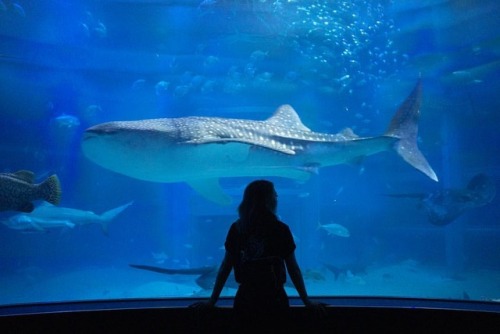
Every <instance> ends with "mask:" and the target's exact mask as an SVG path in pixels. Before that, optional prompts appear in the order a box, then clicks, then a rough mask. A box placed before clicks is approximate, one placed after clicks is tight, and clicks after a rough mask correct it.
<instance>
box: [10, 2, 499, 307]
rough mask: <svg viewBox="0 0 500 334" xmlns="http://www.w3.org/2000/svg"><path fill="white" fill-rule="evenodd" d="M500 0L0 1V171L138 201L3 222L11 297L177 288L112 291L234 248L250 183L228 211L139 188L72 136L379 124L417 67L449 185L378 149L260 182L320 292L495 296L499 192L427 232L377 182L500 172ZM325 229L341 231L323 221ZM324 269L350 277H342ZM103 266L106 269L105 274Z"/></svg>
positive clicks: (104, 200)
mask: <svg viewBox="0 0 500 334" xmlns="http://www.w3.org/2000/svg"><path fill="white" fill-rule="evenodd" d="M402 3H404V4H402ZM411 3H413V4H411ZM499 7H500V5H499V4H498V3H497V1H493V0H491V1H482V2H480V3H477V4H476V3H475V2H470V1H460V0H456V1H443V0H429V1H414V2H409V1H404V2H402V1H382V0H380V1H326V0H325V1H319V0H318V1H309V0H307V1H272V0H205V1H201V0H185V1H181V0H178V1H174V0H172V1H167V0H165V1H153V0H151V1H133V0H130V1H118V0H116V1H114V0H109V1H90V0H88V1H71V2H67V1H57V0H52V1H50V0H47V1H27V0H26V1H22V0H15V1H11V0H0V39H1V40H0V87H1V88H0V108H1V109H0V110H1V122H0V152H1V153H2V158H1V159H0V172H2V173H6V172H14V171H17V170H21V169H27V170H31V171H33V172H34V173H35V174H36V175H37V182H41V181H42V180H44V179H45V178H46V177H48V176H49V175H51V174H53V173H55V174H57V175H58V177H59V178H60V180H61V184H62V188H63V195H62V201H61V204H60V206H62V207H68V208H75V209H80V210H91V211H93V212H95V213H98V214H100V213H102V212H104V211H106V210H109V209H112V208H115V207H118V206H120V205H122V204H125V203H127V202H129V201H134V202H133V204H132V205H131V206H130V207H129V208H127V209H126V211H124V212H123V213H121V214H120V215H119V216H118V217H117V218H116V219H114V220H113V221H112V222H111V223H110V225H109V231H108V233H107V234H105V233H103V231H102V230H101V228H100V227H99V226H98V224H93V225H88V226H76V227H74V228H58V229H52V230H50V232H48V233H22V232H21V231H17V230H13V229H10V228H8V227H7V226H0V276H2V277H3V279H4V281H5V282H4V284H3V285H0V290H1V289H5V291H4V293H0V304H11V303H17V302H21V303H27V302H39V301H53V300H61V299H63V300H75V299H76V300H79V299H95V298H97V299H106V298H116V297H125V298H128V297H136V296H146V297H162V296H176V290H175V289H174V290H172V291H165V290H161V291H155V290H154V289H149V290H147V292H145V293H144V294H143V295H141V294H140V293H137V294H127V293H125V292H116V291H111V290H112V289H113V286H117V285H119V286H120V288H119V289H122V290H124V291H125V290H127V289H129V290H131V289H132V290H133V289H134V284H137V285H144V284H147V283H148V282H149V281H162V280H169V281H173V282H174V283H175V282H180V283H182V284H184V283H185V281H183V280H184V278H179V276H176V277H173V278H172V277H170V276H166V275H165V276H162V275H160V274H154V273H149V272H146V271H139V270H137V269H133V268H130V267H129V264H132V263H133V264H145V265H153V266H158V267H164V268H193V267H201V266H206V265H218V263H219V261H220V259H221V257H222V255H223V250H222V249H221V247H222V246H223V243H224V240H225V236H226V233H227V230H228V228H229V225H230V224H231V223H232V222H233V221H234V220H235V219H236V207H237V204H238V203H239V201H240V200H241V194H242V191H243V189H244V187H245V185H246V184H247V183H248V182H249V181H251V180H252V178H245V177H241V178H240V177H239V178H222V179H221V180H220V183H221V185H222V187H223V189H224V190H225V191H226V193H228V194H230V195H231V196H232V197H233V204H232V205H231V206H229V207H223V206H220V205H217V204H214V203H212V202H210V201H208V200H206V199H205V198H203V197H202V196H200V195H199V194H198V193H196V192H194V191H193V190H192V189H191V188H190V187H189V186H188V185H187V184H185V183H171V184H162V183H154V182H147V181H141V180H138V179H133V178H130V177H127V176H124V175H120V174H117V173H114V172H112V171H109V170H106V169H104V168H102V167H100V166H98V165H97V164H94V163H93V162H92V161H90V160H88V159H87V158H86V157H84V156H83V153H82V152H81V148H80V142H81V137H82V134H83V132H84V130H85V129H86V128H88V127H90V126H93V125H96V124H99V123H102V122H108V121H116V120H137V119H147V118H159V117H186V116H215V117H226V118H242V119H251V120H265V119H267V118H268V117H270V116H271V115H272V113H273V112H274V110H275V109H276V108H277V107H278V106H280V105H282V104H291V105H292V106H293V107H294V108H295V110H296V111H297V113H298V114H299V116H300V118H301V120H302V122H303V123H304V124H305V125H306V126H307V127H309V128H310V129H311V130H312V131H315V132H324V133H337V132H339V131H341V130H342V129H344V128H346V127H350V128H352V129H353V131H354V132H355V133H356V134H357V135H359V136H362V137H367V136H378V135H381V134H383V133H384V131H385V129H386V128H387V126H388V124H389V121H390V119H391V117H392V115H393V114H394V113H395V112H396V110H397V109H398V107H399V106H400V104H401V103H402V102H403V101H404V99H405V98H406V97H407V96H408V94H409V93H410V92H411V90H412V89H413V87H414V85H415V84H416V83H417V81H418V80H419V78H421V80H422V86H423V99H422V106H421V118H420V121H419V135H418V145H419V147H420V150H421V151H422V152H423V154H424V155H425V157H426V158H427V160H428V161H429V163H430V165H431V166H432V167H433V169H434V170H435V172H436V174H437V175H438V177H439V179H440V182H439V183H436V182H434V181H432V180H430V179H429V178H427V177H426V176H424V175H423V174H421V173H420V172H418V171H416V170H415V169H413V168H412V167H411V166H409V165H408V164H407V163H406V162H404V161H403V160H402V159H401V158H399V157H398V156H397V155H396V154H394V153H391V152H383V153H380V154H376V155H373V156H370V157H366V158H365V159H362V161H353V163H352V164H342V165H338V166H332V167H325V168H321V169H320V170H319V173H318V174H312V175H311V178H310V180H309V181H306V182H297V181H294V180H291V179H286V178H277V177H269V179H270V180H272V181H273V182H275V185H276V188H277V191H278V193H279V214H280V217H281V218H282V220H283V221H285V222H286V223H287V224H289V225H290V227H291V229H292V231H293V233H294V235H295V238H296V239H295V240H296V244H297V256H298V259H299V263H300V265H301V267H302V269H303V271H304V272H305V273H307V275H306V285H310V286H312V288H311V289H312V290H311V291H312V293H311V294H312V295H335V294H343V295H345V294H347V295H349V294H352V295H367V296H372V295H381V294H382V295H388V296H407V297H425V298H447V299H449V298H451V299H462V298H466V299H472V300H481V301H484V300H495V299H496V300H498V299H499V298H500V285H498V281H499V280H498V277H499V275H500V246H499V245H500V242H499V241H500V240H499V237H500V226H499V225H498V221H499V218H500V210H499V209H498V207H499V205H498V204H499V203H498V199H496V198H495V199H494V200H493V201H492V202H490V203H488V204H487V205H485V206H482V207H479V208H474V209H470V210H467V211H466V212H464V214H463V215H461V216H460V217H459V218H457V219H456V220H455V221H453V222H452V223H450V224H448V225H446V226H436V225H433V224H431V223H430V222H429V221H428V219H427V217H426V214H425V210H423V208H422V205H419V202H418V201H417V200H415V199H409V198H389V197H386V196H384V194H388V193H430V192H433V191H437V190H442V189H449V188H465V187H466V185H467V183H468V182H469V180H470V179H471V178H472V177H473V176H474V175H475V174H477V173H484V174H486V175H488V176H489V177H490V178H491V180H492V181H493V182H494V183H495V184H498V180H500V160H499V157H498V148H497V143H499V142H500V138H499V134H498V133H499V132H498V126H499V124H500V116H499V115H498V113H497V111H498V110H500V105H499V102H498V99H497V92H498V91H499V86H498V83H497V78H498V77H499V74H500V22H499V20H498V18H497V15H496V14H495V13H496V12H497V11H498V9H500V8H499ZM124 163H126V162H124ZM200 172H202V171H200ZM37 204H38V203H37ZM16 213H17V212H13V211H9V212H0V219H2V220H6V219H8V218H9V217H12V216H13V215H14V214H16ZM332 223H335V224H340V225H342V226H344V227H346V228H347V229H348V230H349V231H350V237H348V238H345V237H340V236H338V235H328V233H326V231H325V230H323V229H319V228H318V225H319V224H321V225H325V224H332ZM328 265H330V266H335V267H339V268H342V269H343V272H342V274H341V275H340V276H339V277H337V278H336V277H334V276H333V274H332V272H331V271H330V270H328V269H327V266H328ZM384 268H386V269H384ZM107 269H109V270H111V271H112V272H113V273H115V276H113V277H110V278H109V280H106V279H103V278H102V271H103V270H107ZM93 270H94V271H95V275H96V276H95V277H91V276H92V272H93ZM80 271H81V272H85V275H90V277H89V276H84V278H83V280H90V281H93V280H96V282H97V283H95V284H89V285H83V286H80V285H76V286H78V287H79V289H80V291H79V292H78V293H76V292H74V291H73V289H71V287H72V286H75V282H73V281H71V279H70V278H68V276H65V275H67V274H68V273H75V275H77V273H78V272H80ZM89 273H90V274H89ZM409 273H412V275H413V276H411V277H410V278H408V276H407V274H409ZM107 274H109V275H112V273H107ZM419 275H426V276H425V277H427V278H428V277H434V278H435V281H433V279H434V278H433V279H429V282H430V283H429V287H432V284H434V283H435V284H436V286H439V287H440V288H436V289H432V288H429V289H427V290H425V289H424V287H422V291H418V288H415V287H414V288H413V289H408V288H406V289H405V287H404V285H403V286H402V287H400V286H401V285H400V282H403V281H406V284H408V280H410V282H411V283H414V284H413V286H415V285H419V282H420V283H421V279H422V276H419ZM58 277H60V278H58ZM64 277H66V279H65V278H64ZM71 277H73V276H71ZM97 277H99V278H97ZM412 279H414V280H415V281H411V280H412ZM51 280H52V281H51ZM54 280H55V281H56V282H59V284H55V283H54ZM110 281H112V282H114V283H113V284H114V285H112V284H111V283H110ZM47 282H51V283H47ZM79 282H80V283H81V281H79ZM117 282H122V283H123V285H126V287H122V286H121V284H118V283H117ZM433 282H434V283H433ZM436 282H439V283H436ZM127 284H128V285H127ZM186 284H187V285H192V289H191V290H192V291H193V292H194V294H193V295H199V294H200V293H201V294H203V293H204V292H199V291H198V290H199V287H198V286H196V284H195V283H194V282H191V281H189V282H188V283H186ZM410 285H411V284H410ZM423 285H425V284H423ZM395 286H397V287H395ZM446 286H450V287H451V289H450V291H451V292H450V291H448V290H446ZM7 287H9V288H7ZM393 287H395V288H394V290H393V289H392V288H393ZM7 289H9V291H8V293H7ZM34 291H37V292H36V293H35V292H34ZM68 291H72V292H71V293H74V294H71V293H68ZM141 291H142V290H141ZM178 291H180V290H178ZM231 293H232V292H231V291H229V292H227V294H228V295H231ZM2 295H3V296H5V297H2ZM179 296H185V294H184V292H182V293H181V292H179Z"/></svg>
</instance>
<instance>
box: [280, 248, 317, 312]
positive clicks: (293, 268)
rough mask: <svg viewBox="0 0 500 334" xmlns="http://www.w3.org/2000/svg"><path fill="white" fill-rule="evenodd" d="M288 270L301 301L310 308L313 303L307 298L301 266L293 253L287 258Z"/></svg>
mask: <svg viewBox="0 0 500 334" xmlns="http://www.w3.org/2000/svg"><path fill="white" fill-rule="evenodd" d="M285 263H286V268H287V270H288V275H290V278H291V279H292V283H293V285H294V286H295V289H297V292H298V293H299V297H300V299H302V302H303V303H304V305H306V306H308V305H309V304H310V303H311V301H310V300H309V297H308V296H307V290H306V285H305V284H304V278H303V277H302V272H301V271H300V268H299V264H298V263H297V259H296V258H295V252H292V253H291V254H290V255H288V256H287V257H286V258H285Z"/></svg>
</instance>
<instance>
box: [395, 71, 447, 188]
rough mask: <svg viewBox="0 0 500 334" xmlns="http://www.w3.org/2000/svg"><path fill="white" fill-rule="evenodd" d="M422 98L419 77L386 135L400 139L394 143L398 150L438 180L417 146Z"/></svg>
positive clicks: (421, 169) (405, 157) (411, 162)
mask: <svg viewBox="0 0 500 334" xmlns="http://www.w3.org/2000/svg"><path fill="white" fill-rule="evenodd" d="M421 99H422V82H421V79H419V80H418V82H417V84H416V85H415V88H413V91H412V92H411V93H410V95H409V96H408V97H407V98H406V100H405V101H404V102H403V104H402V105H401V107H399V110H398V111H397V112H396V114H395V115H394V117H393V118H392V120H391V123H390V124H389V128H388V129H387V131H386V132H385V135H386V136H389V137H395V138H398V139H399V140H398V141H397V142H396V143H395V144H394V149H395V150H396V152H398V154H399V155H400V156H401V157H402V158H403V159H404V160H405V161H406V162H408V163H409V164H410V165H412V166H413V167H415V168H416V169H418V170H419V171H421V172H422V173H424V174H425V175H427V176H428V177H430V178H431V179H432V180H434V181H436V182H437V181H438V177H437V175H436V173H435V172H434V170H432V167H431V166H430V165H429V163H428V162H427V160H426V159H425V157H424V155H423V154H422V152H420V150H419V149H418V146H417V135H418V119H419V117H420V102H421Z"/></svg>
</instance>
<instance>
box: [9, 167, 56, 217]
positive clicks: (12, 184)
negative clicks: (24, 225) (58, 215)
mask: <svg viewBox="0 0 500 334" xmlns="http://www.w3.org/2000/svg"><path fill="white" fill-rule="evenodd" d="M34 181H35V174H34V173H33V172H31V171H28V170H20V171H17V172H15V173H0V211H7V210H13V211H21V212H31V211H33V209H34V205H33V203H32V202H33V201H35V200H44V201H47V202H49V203H52V204H56V205H57V204H59V201H60V200H61V185H60V183H59V179H58V177H57V175H52V176H49V177H48V178H47V179H46V180H45V181H43V182H42V183H34Z"/></svg>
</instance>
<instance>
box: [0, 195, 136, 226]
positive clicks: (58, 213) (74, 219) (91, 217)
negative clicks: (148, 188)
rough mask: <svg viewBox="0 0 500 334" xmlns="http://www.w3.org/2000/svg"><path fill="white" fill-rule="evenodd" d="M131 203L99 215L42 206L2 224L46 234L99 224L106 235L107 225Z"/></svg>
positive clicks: (53, 206) (48, 205)
mask: <svg viewBox="0 0 500 334" xmlns="http://www.w3.org/2000/svg"><path fill="white" fill-rule="evenodd" d="M132 203H133V202H129V203H127V204H124V205H121V206H119V207H117V208H114V209H111V210H109V211H106V212H104V213H102V214H100V215H98V214H95V213H94V212H92V211H84V210H78V209H72V208H65V207H58V206H55V205H51V204H42V205H40V206H38V207H36V208H35V209H34V210H33V211H32V212H31V213H26V214H24V213H23V214H17V215H15V216H12V217H10V218H9V219H7V220H6V221H3V223H4V224H5V225H6V226H7V227H8V228H11V229H14V230H19V231H22V232H26V233H27V232H48V231H49V230H50V229H54V228H60V227H70V228H73V227H75V226H77V225H78V226H80V225H88V224H99V225H100V226H101V228H102V231H103V232H104V233H105V234H107V233H108V224H109V223H110V222H111V221H112V220H113V219H115V218H116V216H118V215H119V214H120V213H121V212H122V211H123V210H125V209H126V208H128V207H129V206H130V205H131V204H132Z"/></svg>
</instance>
